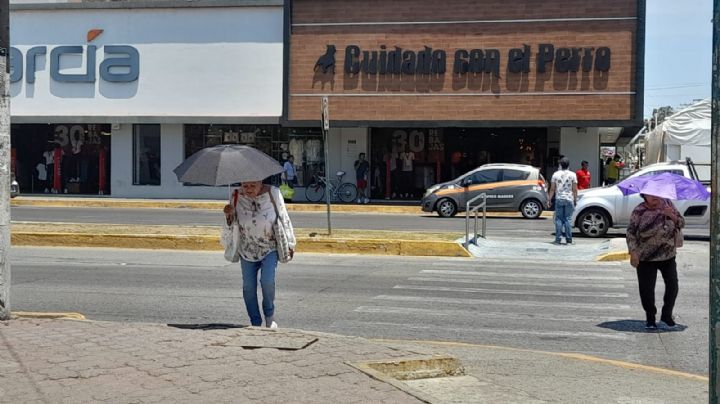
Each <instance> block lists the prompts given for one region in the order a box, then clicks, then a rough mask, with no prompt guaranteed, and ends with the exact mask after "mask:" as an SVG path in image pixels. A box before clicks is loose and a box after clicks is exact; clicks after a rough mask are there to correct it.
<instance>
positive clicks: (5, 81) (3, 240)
mask: <svg viewBox="0 0 720 404" xmlns="http://www.w3.org/2000/svg"><path fill="white" fill-rule="evenodd" d="M9 54H10V1H9V0H0V320H9V319H10V260H9V256H10V176H11V175H12V173H11V162H10V92H9V90H10V89H9V87H10V86H9V84H10V80H9V77H10V64H9V63H8V55H9Z"/></svg>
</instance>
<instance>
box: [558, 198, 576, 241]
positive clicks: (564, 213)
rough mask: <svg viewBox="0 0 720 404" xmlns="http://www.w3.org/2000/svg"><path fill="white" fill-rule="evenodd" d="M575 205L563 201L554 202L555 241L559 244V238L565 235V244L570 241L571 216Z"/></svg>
mask: <svg viewBox="0 0 720 404" xmlns="http://www.w3.org/2000/svg"><path fill="white" fill-rule="evenodd" d="M574 210H575V204H574V203H573V202H572V201H568V200H565V199H556V200H555V241H556V242H558V243H559V242H560V236H561V235H562V234H563V232H564V234H565V240H567V242H568V243H569V242H571V241H572V224H571V223H570V222H571V221H572V215H573V211H574Z"/></svg>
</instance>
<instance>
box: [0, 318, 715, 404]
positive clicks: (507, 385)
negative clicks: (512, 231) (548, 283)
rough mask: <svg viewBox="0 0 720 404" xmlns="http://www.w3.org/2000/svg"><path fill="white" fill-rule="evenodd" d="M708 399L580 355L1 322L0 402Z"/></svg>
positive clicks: (281, 334) (679, 382)
mask: <svg viewBox="0 0 720 404" xmlns="http://www.w3.org/2000/svg"><path fill="white" fill-rule="evenodd" d="M457 358H460V360H459V361H458V359H457ZM707 393H708V384H707V378H705V377H704V376H702V375H692V374H686V373H680V372H675V371H671V370H666V369H658V368H650V367H645V366H642V365H635V364H631V363H625V362H617V361H609V360H604V359H601V358H592V357H586V356H582V355H576V354H562V353H548V352H538V351H527V350H516V349H508V348H499V347H488V346H477V345H470V344H457V343H434V342H422V341H415V342H413V341H381V340H375V341H372V340H366V339H363V338H357V337H344V336H340V335H333V334H323V333H315V332H306V331H301V330H291V329H282V328H281V329H279V330H267V329H261V328H230V329H206V330H202V329H182V328H175V327H168V326H166V325H159V324H142V323H112V322H92V321H77V320H47V319H15V320H11V321H8V322H4V323H0V402H1V403H19V402H22V403H34V402H38V403H40V402H45V403H61V402H67V403H84V402H97V401H107V402H113V403H146V402H172V403H202V402H228V403H229V402H233V403H238V402H259V403H260V402H261V403H418V402H433V403H547V402H555V403H557V402H560V403H578V402H583V403H608V402H623V403H630V402H632V403H651V402H652V403H679V402H682V403H703V402H706V401H707Z"/></svg>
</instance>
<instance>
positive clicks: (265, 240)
mask: <svg viewBox="0 0 720 404" xmlns="http://www.w3.org/2000/svg"><path fill="white" fill-rule="evenodd" d="M235 192H237V193H238V194H237V204H236V206H235V207H233V206H232V205H230V204H228V205H225V208H224V209H223V212H224V213H225V219H226V225H227V227H226V230H227V229H229V228H230V226H231V225H232V223H233V219H234V218H235V217H237V219H238V224H239V227H240V239H239V243H240V244H239V247H240V266H241V268H242V279H243V299H244V300H245V308H246V309H247V313H248V316H249V317H250V324H251V325H253V326H255V327H259V326H261V325H262V320H263V319H262V317H261V316H260V307H259V306H258V297H257V284H258V273H259V274H260V286H261V288H262V297H263V300H262V310H263V315H264V316H265V326H266V327H268V328H277V323H276V322H275V271H276V270H277V264H278V253H277V242H276V239H277V237H276V235H275V230H274V228H275V226H274V224H275V220H281V221H282V223H283V224H284V228H285V233H286V236H287V240H288V244H289V246H290V255H291V257H292V255H293V254H294V250H295V243H296V242H295V234H294V232H293V227H292V223H291V222H290V216H289V215H288V212H287V208H286V207H285V202H284V201H283V197H282V194H281V192H280V189H278V188H277V187H271V186H269V185H265V184H263V183H262V181H246V182H243V183H242V186H241V187H240V190H236V191H235ZM276 208H277V209H276ZM276 211H277V212H278V213H277V214H276V213H275V212H276ZM278 215H279V216H280V217H278Z"/></svg>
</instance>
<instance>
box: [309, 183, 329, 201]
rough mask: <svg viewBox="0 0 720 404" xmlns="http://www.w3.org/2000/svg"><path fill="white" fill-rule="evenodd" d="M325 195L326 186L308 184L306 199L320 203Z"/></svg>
mask: <svg viewBox="0 0 720 404" xmlns="http://www.w3.org/2000/svg"><path fill="white" fill-rule="evenodd" d="M324 195H325V186H324V185H323V184H321V183H319V182H313V183H311V184H308V186H307V188H305V198H307V200H308V201H310V202H320V201H321V200H322V199H323V196H324Z"/></svg>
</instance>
